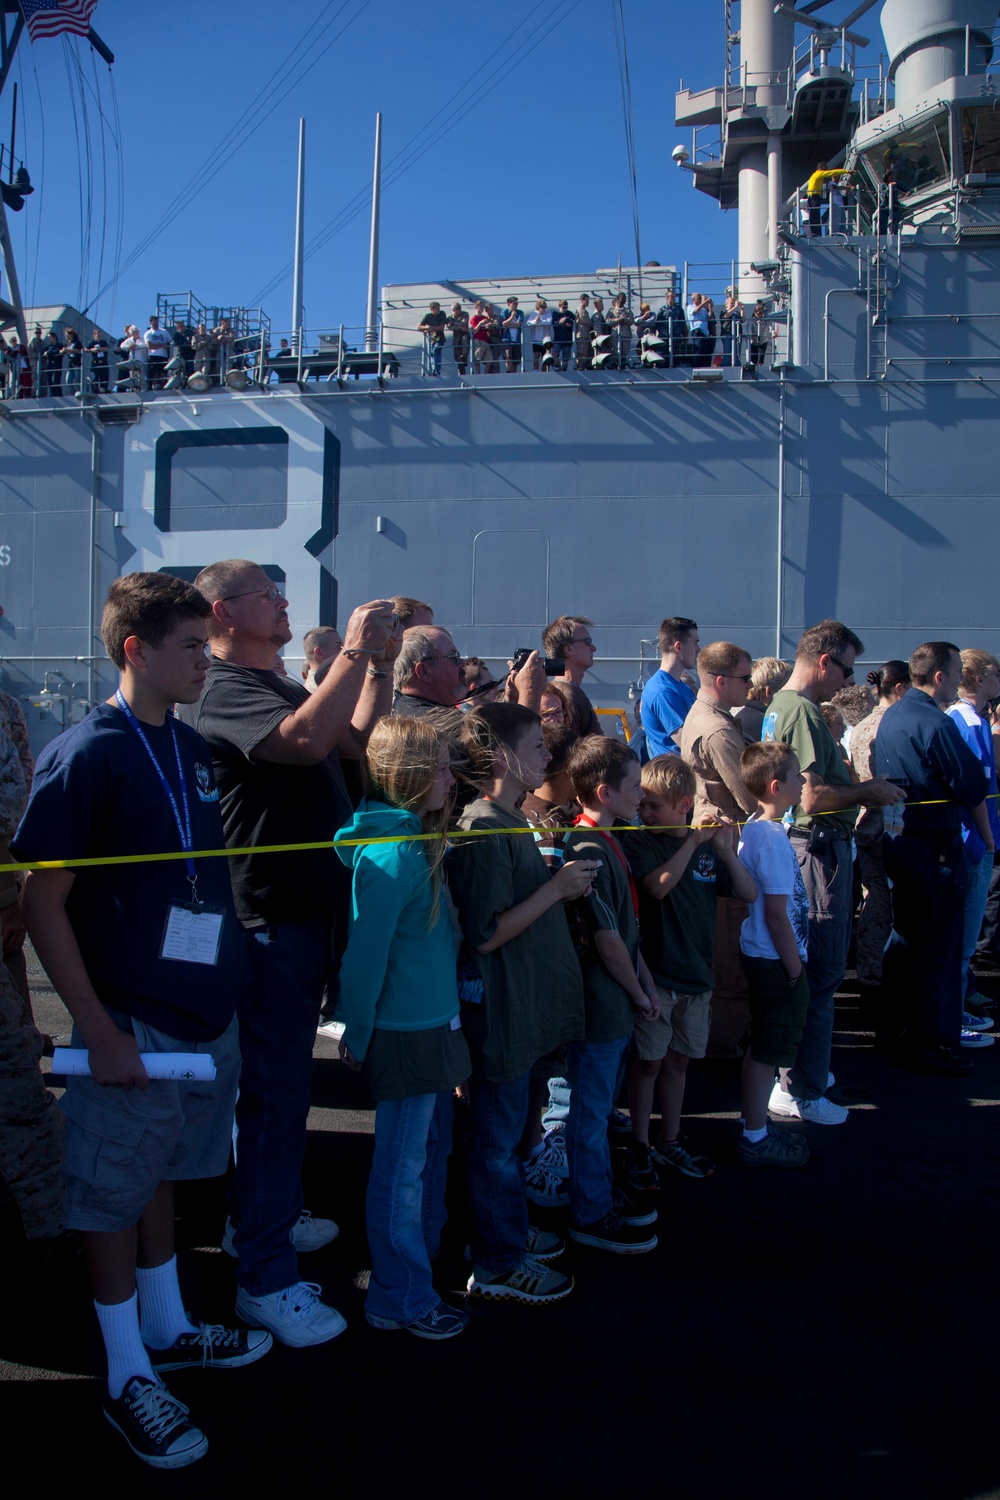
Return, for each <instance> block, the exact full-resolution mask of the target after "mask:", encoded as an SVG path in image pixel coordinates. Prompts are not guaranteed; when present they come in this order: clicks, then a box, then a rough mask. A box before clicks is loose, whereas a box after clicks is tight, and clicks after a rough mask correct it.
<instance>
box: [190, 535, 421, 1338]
mask: <svg viewBox="0 0 1000 1500" xmlns="http://www.w3.org/2000/svg"><path fill="white" fill-rule="evenodd" d="M195 587H196V588H197V589H198V590H199V592H200V593H202V594H203V595H204V597H205V598H206V599H207V600H208V601H209V603H210V604H211V606H212V614H211V617H210V619H209V621H208V630H209V644H210V647H211V652H212V657H211V665H210V666H209V669H208V675H207V679H206V686H205V691H204V693H203V694H202V697H201V700H200V702H198V703H197V704H192V705H191V706H190V708H185V709H182V711H181V717H183V718H184V720H185V721H186V722H187V723H189V724H191V725H192V727H193V728H196V729H197V730H198V731H199V733H200V734H202V735H203V736H204V738H205V739H206V740H207V741H208V743H209V745H210V746H211V748H212V760H213V764H214V767H215V777H216V782H217V783H218V795H219V797H220V800H221V805H222V817H223V824H224V827H225V831H226V843H227V844H228V845H229V846H230V847H231V848H238V849H240V850H246V851H251V852H246V853H241V854H239V855H234V857H233V858H231V859H230V861H229V867H230V872H231V876H232V882H233V894H234V897H235V901H236V913H237V916H238V917H239V919H240V922H241V924H242V926H243V937H244V946H245V949H246V953H247V958H248V965H249V980H248V984H247V988H246V991H245V993H244V994H243V995H241V996H240V997H239V999H238V1002H237V1015H238V1018H239V1026H240V1053H241V1057H242V1072H241V1077H240V1094H239V1101H238V1103H237V1106H236V1124H237V1130H238V1140H237V1148H236V1178H235V1185H234V1186H235V1192H234V1193H233V1195H232V1197H231V1226H230V1227H227V1232H226V1239H225V1241H224V1247H225V1248H226V1249H228V1250H231V1253H235V1254H236V1255H237V1256H238V1258H239V1263H240V1264H239V1271H238V1277H237V1279H238V1283H239V1289H238V1292H237V1297H236V1309H237V1312H238V1313H239V1314H240V1316H241V1317H242V1318H244V1319H246V1320H248V1321H249V1322H250V1324H251V1325H252V1326H253V1327H258V1328H267V1329H269V1330H270V1332H271V1333H273V1334H274V1336H275V1338H277V1339H280V1340H281V1342H282V1343H285V1344H290V1345H292V1346H294V1347H302V1346H305V1345H308V1344H322V1343H325V1342H326V1341H327V1340H328V1339H332V1338H335V1337H336V1336H337V1334H338V1333H341V1332H342V1331H343V1329H344V1327H345V1324H344V1320H343V1318H342V1317H341V1316H340V1314H339V1313H338V1312H336V1311H335V1310H334V1309H333V1308H332V1307H328V1306H327V1305H326V1304H325V1303H323V1302H321V1301H320V1300H319V1298H318V1297H317V1296H316V1294H315V1291H314V1290H313V1288H312V1286H311V1284H310V1283H309V1282H303V1281H300V1280H299V1273H298V1262H297V1252H302V1251H305V1250H315V1249H318V1248H319V1247H320V1246H321V1245H323V1244H326V1243H327V1242H328V1241H329V1240H332V1239H333V1238H334V1237H335V1236H336V1234H337V1233H338V1230H337V1226H336V1224H334V1223H333V1221H332V1220H330V1219H314V1218H312V1216H311V1215H310V1214H308V1213H306V1212H304V1210H303V1206H302V1186H301V1181H300V1173H301V1170H302V1158H303V1155H304V1152H305V1143H306V1120H307V1117H308V1114H309V1105H310V1081H311V1074H312V1051H313V1043H314V1040H315V1036H316V1023H317V1020H318V1018H319V1012H320V1002H321V1000H322V996H323V990H324V986H325V985H326V983H327V982H328V980H329V978H330V975H331V972H332V970H333V968H334V967H335V957H336V949H335V941H336V940H337V938H338V937H342V933H341V932H340V931H339V929H340V927H341V924H342V923H344V922H346V915H347V910H348V901H349V896H350V881H349V878H348V877H347V872H346V871H345V869H344V866H343V864H342V863H341V861H340V860H339V859H338V857H337V852H336V850H335V849H333V848H331V847H330V846H329V845H328V844H327V846H326V847H314V848H311V849H303V850H300V851H295V852H291V853H280V854H259V853H256V852H252V851H254V850H255V848H256V847H257V846H263V845H268V844H321V843H323V842H324V841H327V840H332V839H333V838H334V837H335V836H336V834H337V831H338V830H339V829H340V827H341V826H342V824H343V823H345V822H346V821H347V819H348V817H349V816H350V813H351V803H350V798H349V797H348V795H347V791H346V788H345V786H344V777H343V772H342V771H341V767H340V761H339V758H338V756H340V755H342V756H345V757H348V758H354V759H357V758H358V757H359V756H360V754H361V753H362V751H363V748H364V745H365V741H366V740H367V737H368V734H369V733H370V731H371V729H372V728H373V727H374V725H375V723H376V722H377V720H378V719H379V718H381V717H383V716H384V715H385V714H386V713H388V711H389V694H390V692H391V689H392V662H393V661H394V660H395V657H396V652H397V651H398V649H399V627H398V625H397V624H396V621H395V617H394V614H393V610H392V603H391V601H390V600H388V599H376V600H374V601H373V602H372V603H370V604H363V605H361V606H360V608H358V609H356V610H355V611H354V613H353V614H352V615H351V617H350V619H349V620H348V622H347V627H346V629H345V631H344V645H343V650H342V651H341V652H340V654H339V655H338V656H337V658H336V660H335V661H334V662H333V663H332V664H331V667H330V670H329V672H328V674H327V676H326V677H325V678H324V680H323V682H322V684H321V685H320V686H319V687H318V688H317V689H316V691H315V692H314V693H312V694H309V693H307V692H306V689H305V687H304V686H303V685H302V683H300V682H295V681H293V679H292V678H290V677H287V676H285V675H283V674H279V673H278V672H275V671H273V670H272V667H273V663H274V659H275V654H276V652H278V651H280V650H281V648H282V647H283V646H285V645H287V643H288V642H289V641H290V640H291V637H292V632H291V629H290V627H289V624H288V601H287V600H286V599H285V597H284V595H283V594H282V592H281V590H280V588H278V587H277V585H275V584H273V583H272V582H271V580H270V579H269V578H268V576H267V574H266V573H265V572H264V570H263V568H261V567H259V566H258V564H256V563H253V562H247V561H246V560H244V559H233V560H229V561H226V562H218V563H213V564H212V565H211V566H210V567H208V568H204V569H203V570H202V572H201V573H199V575H198V577H197V578H196V579H195ZM201 795H202V791H201V789H200V788H199V796H201ZM206 795H209V792H208V789H206ZM341 946H342V943H341ZM233 1228H235V1233H233Z"/></svg>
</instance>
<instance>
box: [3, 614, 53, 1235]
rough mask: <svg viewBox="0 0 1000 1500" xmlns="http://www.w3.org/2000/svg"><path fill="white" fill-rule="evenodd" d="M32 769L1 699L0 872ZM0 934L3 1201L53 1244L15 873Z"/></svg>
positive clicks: (6, 884) (46, 1121) (18, 718)
mask: <svg viewBox="0 0 1000 1500" xmlns="http://www.w3.org/2000/svg"><path fill="white" fill-rule="evenodd" d="M0 613H2V611H0ZM33 769H34V762H33V761H32V757H31V751H30V749H29V748H28V727H27V725H26V723H25V721H24V714H23V712H22V710H21V706H20V704H19V703H18V702H17V700H16V699H14V698H12V697H10V695H9V694H8V693H4V692H0V864H7V863H8V862H9V860H10V852H9V847H8V846H9V844H10V840H11V839H12V838H13V837H14V830H15V829H16V828H17V825H18V823H19V822H20V821H21V817H22V814H23V813H24V809H25V807H26V806H27V803H28V793H29V791H30V790H31V773H32V771H33ZM0 934H2V940H3V964H0V1196H6V1195H5V1194H4V1192H3V1189H4V1188H6V1189H7V1191H8V1192H9V1193H10V1195H11V1197H12V1198H13V1199H14V1202H15V1203H16V1204H17V1206H18V1208H19V1210H20V1213H21V1221H22V1223H23V1225H24V1232H25V1235H26V1236H27V1238H28V1239H29V1240H38V1239H48V1238H50V1237H52V1236H54V1235H57V1234H59V1233H60V1231H61V1229H62V1219H61V1214H60V1205H61V1202H62V1182H61V1179H60V1173H59V1166H60V1160H61V1156H62V1151H61V1146H60V1131H59V1125H60V1120H59V1113H58V1110H57V1109H56V1107H55V1100H54V1098H53V1097H52V1095H51V1094H50V1093H49V1091H48V1089H47V1088H46V1087H45V1084H44V1082H43V1081H42V1074H41V1069H40V1068H39V1059H40V1058H41V1055H42V1038H41V1036H40V1035H39V1032H38V1030H37V1028H36V1027H35V1023H34V1019H33V1017H32V1014H31V1000H30V997H29V994H28V975H27V967H26V965H25V961H24V951H23V950H24V922H23V921H22V919H21V897H20V890H19V886H18V877H17V875H16V874H14V873H13V872H12V871H8V872H6V873H4V872H2V871H0Z"/></svg>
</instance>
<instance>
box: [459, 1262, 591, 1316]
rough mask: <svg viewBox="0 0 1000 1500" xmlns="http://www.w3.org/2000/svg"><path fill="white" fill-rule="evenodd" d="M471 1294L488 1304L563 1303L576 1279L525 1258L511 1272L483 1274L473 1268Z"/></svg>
mask: <svg viewBox="0 0 1000 1500" xmlns="http://www.w3.org/2000/svg"><path fill="white" fill-rule="evenodd" d="M468 1290H469V1295H470V1296H471V1297H482V1298H483V1299H484V1300H486V1301H489V1302H493V1301H511V1302H531V1303H539V1304H540V1303H543V1302H561V1301H562V1299H563V1298H564V1297H568V1296H569V1294H570V1292H571V1291H572V1290H573V1278H572V1276H564V1275H563V1273H562V1272H561V1271H553V1270H552V1268H551V1267H550V1266H545V1265H543V1264H542V1262H541V1261H540V1260H534V1259H532V1257H531V1256H528V1255H526V1256H525V1257H524V1259H523V1260H521V1261H519V1262H518V1263H517V1265H516V1266H514V1267H512V1268H511V1270H509V1271H498V1272H493V1271H484V1270H483V1268H482V1266H473V1268H472V1275H471V1276H470V1277H469V1282H468Z"/></svg>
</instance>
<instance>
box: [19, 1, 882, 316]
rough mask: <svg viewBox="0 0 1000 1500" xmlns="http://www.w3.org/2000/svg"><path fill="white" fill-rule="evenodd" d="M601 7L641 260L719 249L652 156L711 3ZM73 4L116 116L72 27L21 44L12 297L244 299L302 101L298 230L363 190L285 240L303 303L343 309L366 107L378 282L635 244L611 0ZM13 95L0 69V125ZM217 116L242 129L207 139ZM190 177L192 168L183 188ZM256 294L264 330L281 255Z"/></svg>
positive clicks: (362, 277)
mask: <svg viewBox="0 0 1000 1500" xmlns="http://www.w3.org/2000/svg"><path fill="white" fill-rule="evenodd" d="M834 8H835V9H839V7H834ZM624 11H625V22H626V36H627V42H628V53H629V63H630V72H631V81H632V106H633V118H634V132H635V140H636V157H637V167H638V193H639V213H640V232H641V249H642V258H643V260H644V261H645V260H650V259H655V260H659V261H661V262H663V263H664V264H667V263H678V264H679V263H681V262H682V261H683V260H684V259H685V258H687V259H688V260H691V261H716V262H718V261H723V260H728V259H729V258H730V257H731V256H732V255H733V254H735V245H736V222H735V217H734V216H733V215H731V214H723V213H721V212H720V210H719V209H718V207H717V205H716V204H715V203H714V202H713V201H712V200H710V199H708V198H706V197H704V196H703V195H702V194H699V193H696V192H695V190H694V188H693V186H692V183H691V178H690V176H689V174H687V173H683V172H680V171H678V170H677V169H676V168H675V166H674V165H673V163H672V162H671V160H670V151H671V149H672V147H673V146H674V145H675V144H676V143H677V141H679V140H682V139H683V140H689V133H687V132H681V131H678V130H677V129H676V128H675V126H674V124H673V105H674V93H675V90H676V89H677V87H678V83H679V80H680V79H681V78H683V79H684V82H685V85H687V86H691V87H704V86H707V85H709V84H713V83H716V82H721V78H722V71H723V21H722V16H723V7H722V4H721V0H701V4H700V5H698V6H697V7H696V6H694V5H692V4H691V0H686V3H681V0H625V5H624ZM831 14H832V11H831ZM866 19H867V18H866ZM94 25H95V27H96V29H97V31H98V33H99V34H100V35H101V36H102V37H103V39H104V40H105V41H106V42H107V44H108V45H109V46H110V48H111V49H112V51H113V52H114V53H115V55H116V62H115V66H114V69H113V70H112V71H113V73H114V79H115V88H116V93H117V106H118V112H119V120H120V131H118V130H117V128H116V121H115V116H114V101H113V98H112V91H111V87H110V83H109V78H108V68H107V66H106V64H104V63H103V62H102V61H100V59H98V58H97V57H96V54H92V53H91V51H90V48H89V47H88V46H87V45H86V44H85V43H83V42H80V43H78V42H77V41H76V40H75V39H74V40H73V41H71V42H68V43H64V42H63V41H62V40H59V39H56V40H50V41H42V42H38V43H36V44H34V45H32V44H30V43H28V42H27V40H26V39H23V40H22V42H21V45H20V47H19V49H18V50H19V55H18V61H17V62H16V63H15V66H14V70H13V75H12V76H13V79H16V80H17V81H18V84H19V93H20V108H19V119H18V137H17V142H16V154H17V156H18V157H21V158H23V159H24V161H25V163H26V164H27V166H28V168H29V170H30V172H31V174H32V178H33V180H34V181H35V182H36V183H37V184H38V185H39V191H36V193H35V194H34V196H33V197H32V198H30V199H29V200H28V203H27V206H26V207H25V210H24V212H23V213H22V214H20V215H10V223H11V229H12V232H13V238H14V247H15V254H16V256H17V259H18V264H19V271H20V277H21V289H22V295H23V297H24V300H25V303H26V304H27V305H32V304H35V305H42V304H46V303H56V302H62V301H66V302H70V303H74V304H76V305H78V306H87V305H88V304H90V305H91V312H92V314H93V315H95V316H96V318H97V319H98V320H99V321H101V322H103V323H104V324H105V325H106V326H110V327H112V328H113V329H114V330H117V329H118V328H119V326H120V325H121V324H123V323H124V322H125V320H126V319H127V320H129V321H133V320H134V321H135V322H139V323H143V322H144V319H145V317H146V315H147V314H148V313H149V312H150V311H151V309H152V308H153V306H154V298H155V295H156V293H157V292H164V291H178V290H187V289H191V290H192V291H193V292H194V293H195V295H196V296H198V297H199V298H200V299H201V300H202V301H203V302H205V303H209V304H211V303H216V304H240V303H244V304H246V303H250V302H251V301H253V302H256V300H257V299H258V294H259V293H260V292H261V291H263V290H264V289H265V288H267V287H269V286H270V285H271V284H272V283H273V282H274V281H275V279H276V278H277V277H278V276H279V275H280V274H281V273H282V272H283V271H284V270H285V268H286V267H290V262H291V253H292V242H293V232H294V203H295V160H296V143H297V132H298V123H297V122H298V117H299V116H300V115H304V116H305V118H306V130H307V170H306V190H307V205H306V235H307V244H308V243H309V241H310V240H313V239H315V238H316V237H317V236H319V235H320V234H321V232H322V231H324V230H325V229H326V227H327V226H328V225H330V224H331V223H333V222H335V221H337V219H338V216H344V217H346V215H345V212H344V211H345V210H346V211H347V213H348V214H349V212H350V209H351V206H352V203H353V202H354V200H356V201H357V203H358V204H361V205H362V207H361V210H360V212H358V213H357V214H356V215H355V217H353V218H348V219H347V222H346V223H344V226H343V227H342V228H341V229H340V230H339V232H337V233H335V234H333V235H332V236H331V237H330V238H329V239H328V240H327V242H326V243H325V244H323V245H322V246H321V247H319V248H317V249H316V250H315V252H314V253H313V254H311V255H310V257H309V259H308V260H307V262H306V276H305V297H306V322H307V325H309V326H310V327H312V328H320V327H330V326H335V325H336V324H338V323H340V322H344V323H347V324H356V323H360V322H361V321H362V320H363V314H364V301H365V287H366V276H367V256H368V215H369V207H368V202H367V201H366V194H367V191H368V187H369V184H370V178H371V158H372V147H373V133H374V116H375V111H376V110H378V109H380V110H381V111H382V114H383V166H384V174H385V182H386V185H385V187H384V191H383V200H382V247H381V262H380V282H381V283H383V284H384V283H386V282H390V281H393V282H400V281H420V280H425V279H438V278H462V277H474V276H489V275H528V274H531V273H534V272H544V273H558V272H561V271H565V272H566V273H571V272H582V271H591V270H594V269H596V268H597V267H599V266H609V265H614V264H615V263H616V262H617V261H618V258H619V255H620V256H621V258H622V260H623V262H626V263H629V262H631V261H632V260H634V251H633V245H634V240H633V229H632V213H631V204H630V196H629V183H628V177H627V170H626V151H625V137H624V128H623V112H622V102H621V94H620V89H619V75H618V64H617V58H616V50H615V37H614V28H613V19H612V5H611V0H541V3H538V0H503V3H498V0H477V4H476V5H474V6H472V5H469V4H468V0H346V3H345V0H333V3H330V0H285V3H284V4H274V3H265V0H159V3H157V0H100V3H99V5H98V7H97V10H96V13H95V15H94ZM345 27H346V29H344V28H345ZM341 31H342V33H343V34H342V35H340V36H338V35H337V33H339V32H341ZM512 33H513V34H512ZM532 33H533V34H532ZM876 34H877V32H876ZM535 42H538V43H539V45H537V46H536V47H535V48H534V50H531V51H530V52H529V48H531V47H532V44H533V43H535ZM303 44H304V45H303ZM327 48H328V50H326V51H325V52H324V49H327ZM321 54H322V55H321ZM491 54H495V55H493V56H492V58H491ZM288 59H290V60H289V61H288V63H287V67H284V71H282V69H283V65H285V63H286V60H288ZM77 60H78V61H77ZM310 63H315V65H314V66H313V67H312V68H311V70H310V71H309V72H308V73H306V69H307V68H308V67H309V64H310ZM512 64H513V66H512ZM482 65H485V66H483V70H482V71H481V72H478V73H477V71H476V70H477V69H479V68H480V67H481V66H482ZM508 69H510V71H509V73H508ZM276 74H278V75H279V76H278V77H276V76H275V75H276ZM473 75H475V76H473ZM503 75H507V76H503ZM81 77H82V101H81ZM264 94H267V95H268V97H266V98H264V97H262V96H263V95H264ZM453 96H457V97H453ZM84 106H85V108H86V123H85V122H84V118H83V116H84ZM272 106H276V107H274V108H273V112H271V113H268V112H269V111H271V110H272ZM10 108H11V81H8V85H7V88H6V90H5V92H4V96H3V100H2V102H0V139H7V138H8V137H9V129H10ZM102 111H103V114H104V116H105V117H106V124H104V125H103V127H102V121H101V112H102ZM435 116H436V118H435ZM257 124H259V128H258V129H257V130H256V131H254V133H253V134H249V132H250V131H251V130H252V128H253V126H254V125H257ZM449 125H450V127H451V128H448V129H446V130H444V131H443V133H441V134H440V135H438V134H437V132H439V131H441V130H442V128H443V127H445V126H449ZM116 135H117V136H118V137H119V143H118V144H116V140H115V136H116ZM227 139H228V140H229V142H230V146H231V145H235V144H236V143H237V142H238V141H242V142H243V144H241V145H240V148H239V149H238V150H235V151H234V152H233V153H232V154H228V152H229V149H230V147H227V145H226V142H227ZM411 142H412V143H413V145H412V146H411V144H410V143H411ZM424 146H427V147H428V149H427V150H426V151H425V152H424V153H423V154H422V155H420V156H419V159H418V160H410V158H412V157H413V156H414V155H415V153H417V152H419V151H420V150H421V148H422V147H424ZM88 152H89V160H90V171H89V172H88V169H87V160H88ZM407 152H409V155H407ZM398 153H402V160H401V162H400V163H399V164H397V166H396V168H395V169H396V170H398V167H399V166H400V165H405V168H406V169H405V170H404V171H402V172H400V175H399V177H398V180H397V181H395V182H393V181H391V180H389V179H390V177H391V175H392V173H393V171H394V164H393V160H392V159H393V158H394V157H395V156H396V155H397V154H398ZM408 162H409V164H407V163H408ZM206 163H208V165H206ZM220 163H221V164H220ZM216 168H218V170H216ZM212 173H214V175H211V174H212ZM119 174H120V175H119ZM192 179H195V181H196V182H197V181H201V182H203V183H204V184H205V185H204V186H203V187H202V190H201V191H200V192H199V193H197V195H195V196H191V195H190V194H191V190H190V188H188V184H189V183H190V182H191V180H192ZM88 180H89V182H90V184H91V186H90V188H89V189H88V187H87V182H88ZM81 183H82V184H83V187H82V188H81ZM185 189H188V192H187V195H186V197H185V201H184V202H183V203H182V204H181V205H180V206H179V207H178V208H177V209H176V210H174V211H173V212H172V213H171V215H170V218H169V221H168V222H167V224H166V225H165V226H164V227H163V228H162V229H161V230H160V231H159V232H158V233H157V234H156V236H155V238H154V239H153V241H152V243H151V244H150V245H149V246H148V247H147V248H146V249H145V250H144V251H143V252H142V254H141V255H139V256H138V258H137V259H136V260H135V262H134V264H132V265H131V266H129V267H128V268H127V269H125V270H124V271H123V273H122V274H121V276H120V278H119V279H118V281H117V283H116V285H115V286H114V287H112V288H110V289H108V290H106V291H105V292H104V293H103V294H102V295H101V296H100V298H99V300H98V301H97V303H96V305H94V302H93V299H94V298H95V296H96V294H97V293H98V290H99V288H100V287H101V286H102V284H103V283H106V282H108V281H109V280H110V279H111V277H112V275H113V273H114V270H115V268H116V266H117V265H120V264H124V262H125V261H126V260H127V258H128V257H129V256H130V255H131V254H132V252H133V251H135V250H136V248H137V247H138V246H139V245H140V242H141V241H142V240H143V239H144V238H145V237H146V236H147V235H148V234H149V232H150V231H151V230H152V229H153V228H154V226H155V225H156V221H157V220H158V219H159V218H160V216H161V215H162V214H163V213H164V211H165V210H167V209H168V208H169V207H170V205H171V203H172V202H173V200H174V199H175V198H176V197H177V196H178V195H179V194H182V193H184V192H185ZM355 206H356V205H355ZM119 233H120V236H121V240H120V251H119V243H118V241H119ZM81 268H82V274H81ZM263 305H264V308H265V311H266V312H268V313H269V314H270V316H271V319H272V325H273V327H274V328H275V329H276V330H280V329H284V328H287V326H288V324H289V321H290V308H291V278H290V276H289V277H288V278H287V279H285V280H282V281H281V282H280V284H278V285H277V286H274V287H273V289H271V290H269V291H268V292H267V295H266V296H265V297H264V299H263Z"/></svg>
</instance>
